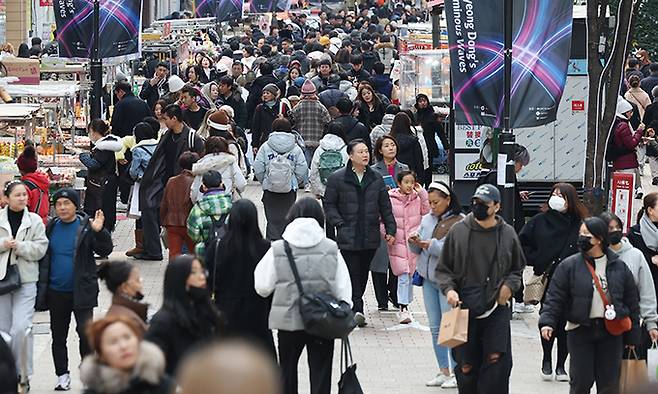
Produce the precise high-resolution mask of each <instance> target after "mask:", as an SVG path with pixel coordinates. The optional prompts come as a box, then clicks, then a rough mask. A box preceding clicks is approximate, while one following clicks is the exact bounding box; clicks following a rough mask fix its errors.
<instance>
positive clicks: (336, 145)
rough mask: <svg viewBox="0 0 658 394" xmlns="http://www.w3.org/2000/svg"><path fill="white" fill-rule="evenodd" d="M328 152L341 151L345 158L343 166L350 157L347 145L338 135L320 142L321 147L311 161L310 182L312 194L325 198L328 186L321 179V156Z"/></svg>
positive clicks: (330, 135) (331, 135) (326, 137)
mask: <svg viewBox="0 0 658 394" xmlns="http://www.w3.org/2000/svg"><path fill="white" fill-rule="evenodd" d="M328 150H337V151H340V154H341V156H342V157H343V164H347V160H348V159H349V156H348V155H347V144H345V141H343V139H342V138H340V137H339V136H337V135H333V134H327V135H325V136H324V137H322V139H321V140H320V145H319V146H318V148H317V149H316V150H315V153H314V154H313V159H312V160H311V173H310V175H309V182H310V185H311V192H313V194H315V195H316V196H324V190H325V188H326V186H325V185H324V184H323V183H322V180H321V179H320V169H319V168H318V167H319V165H320V156H322V154H323V153H324V152H326V151H328Z"/></svg>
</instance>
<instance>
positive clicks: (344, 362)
mask: <svg viewBox="0 0 658 394" xmlns="http://www.w3.org/2000/svg"><path fill="white" fill-rule="evenodd" d="M342 342H343V343H342V346H341V348H340V372H341V373H340V380H339V381H338V394H363V389H362V388H361V383H359V379H358V378H357V377H356V363H355V362H354V360H352V347H351V346H350V341H349V339H348V338H347V337H345V338H343V341H342Z"/></svg>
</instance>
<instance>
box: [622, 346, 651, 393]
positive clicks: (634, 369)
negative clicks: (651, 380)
mask: <svg viewBox="0 0 658 394" xmlns="http://www.w3.org/2000/svg"><path fill="white" fill-rule="evenodd" d="M628 354H629V357H628V360H621V374H620V376H619V393H620V394H626V393H629V394H630V393H634V392H636V391H635V390H636V389H638V388H641V387H644V385H645V384H646V383H647V382H648V379H647V364H646V363H645V362H644V360H638V358H637V354H636V353H635V350H629V351H628Z"/></svg>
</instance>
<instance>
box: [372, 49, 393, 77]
mask: <svg viewBox="0 0 658 394" xmlns="http://www.w3.org/2000/svg"><path fill="white" fill-rule="evenodd" d="M375 52H376V53H377V54H378V55H379V59H380V60H381V62H382V63H383V64H384V74H390V73H391V69H392V68H393V61H394V60H395V58H396V57H397V54H398V51H396V50H395V46H394V45H393V43H392V42H380V43H378V44H375Z"/></svg>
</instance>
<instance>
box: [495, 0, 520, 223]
mask: <svg viewBox="0 0 658 394" xmlns="http://www.w3.org/2000/svg"><path fill="white" fill-rule="evenodd" d="M504 9H505V11H504V15H505V16H504V30H505V67H504V89H505V91H504V93H503V94H504V109H503V132H502V133H501V134H500V138H499V140H498V141H499V145H498V152H499V154H498V157H496V158H495V159H496V163H497V168H498V171H499V173H500V171H504V172H505V176H504V178H503V177H502V176H499V177H498V179H499V182H498V186H499V189H502V200H503V201H502V216H503V218H504V219H505V222H507V223H508V224H511V225H513V224H514V217H515V214H514V200H515V197H516V196H515V195H514V194H515V193H516V188H515V187H514V185H515V177H516V174H515V171H514V142H515V141H514V133H513V132H512V129H511V121H510V114H511V101H512V100H511V98H512V97H511V94H512V92H511V89H512V46H513V42H512V28H513V26H512V24H513V23H514V19H513V15H512V11H513V0H505V8H504ZM499 159H504V160H505V163H500V162H498V161H499ZM503 179H504V182H503V183H502V184H501V183H500V181H501V180H503Z"/></svg>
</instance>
